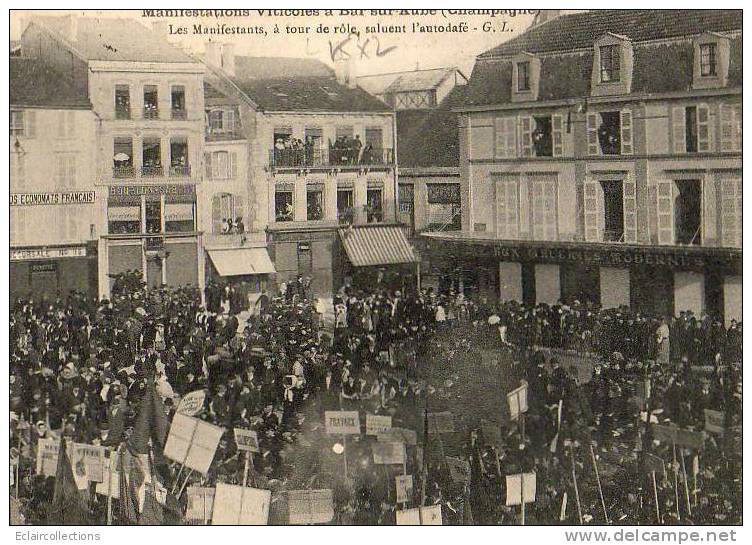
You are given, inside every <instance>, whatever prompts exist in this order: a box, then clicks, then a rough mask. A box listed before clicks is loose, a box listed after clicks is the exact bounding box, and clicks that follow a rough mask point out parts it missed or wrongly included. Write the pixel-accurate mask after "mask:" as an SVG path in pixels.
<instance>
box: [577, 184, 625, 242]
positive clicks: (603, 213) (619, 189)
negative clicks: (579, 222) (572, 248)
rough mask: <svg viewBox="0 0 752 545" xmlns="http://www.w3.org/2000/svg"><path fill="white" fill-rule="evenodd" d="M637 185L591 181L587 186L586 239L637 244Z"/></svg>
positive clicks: (585, 207) (585, 202)
mask: <svg viewBox="0 0 752 545" xmlns="http://www.w3.org/2000/svg"><path fill="white" fill-rule="evenodd" d="M635 189H636V188H635V183H634V181H632V180H631V178H630V177H627V178H625V179H623V180H622V179H605V180H587V181H586V182H585V185H584V210H585V217H584V220H585V240H586V241H587V242H626V243H631V244H634V243H636V242H637V216H636V214H637V210H636V204H637V199H636V195H635Z"/></svg>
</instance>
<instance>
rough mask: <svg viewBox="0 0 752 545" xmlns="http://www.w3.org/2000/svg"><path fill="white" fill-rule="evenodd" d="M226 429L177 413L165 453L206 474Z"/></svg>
mask: <svg viewBox="0 0 752 545" xmlns="http://www.w3.org/2000/svg"><path fill="white" fill-rule="evenodd" d="M224 431H225V430H224V428H220V427H218V426H215V425H213V424H209V423H208V422H204V421H203V420H199V419H197V418H193V417H191V416H185V415H183V414H176V415H175V416H174V417H173V419H172V425H171V426H170V433H169V435H168V436H167V443H166V444H165V448H164V454H165V456H166V457H168V458H169V459H171V460H175V461H176V462H179V463H181V464H183V465H184V466H186V467H188V468H189V469H192V470H195V471H198V472H199V473H201V474H203V475H206V473H207V472H208V471H209V466H210V465H211V463H212V460H213V459H214V453H215V452H216V450H217V446H218V445H219V439H220V437H222V434H223V433H224Z"/></svg>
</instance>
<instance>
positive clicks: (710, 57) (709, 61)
mask: <svg viewBox="0 0 752 545" xmlns="http://www.w3.org/2000/svg"><path fill="white" fill-rule="evenodd" d="M717 47H718V46H717V45H716V44H713V43H710V44H702V45H701V46H700V75H701V76H702V77H704V78H707V77H714V76H715V75H716V51H717Z"/></svg>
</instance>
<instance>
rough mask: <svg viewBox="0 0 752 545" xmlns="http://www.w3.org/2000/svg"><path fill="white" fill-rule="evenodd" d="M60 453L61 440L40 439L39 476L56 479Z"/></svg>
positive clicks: (38, 448)
mask: <svg viewBox="0 0 752 545" xmlns="http://www.w3.org/2000/svg"><path fill="white" fill-rule="evenodd" d="M59 452H60V440H59V439H46V438H40V439H39V441H38V442H37V469H36V474H37V475H44V476H45V477H54V476H55V475H56V474H57V456H58V453H59Z"/></svg>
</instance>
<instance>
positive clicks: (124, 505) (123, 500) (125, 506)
mask: <svg viewBox="0 0 752 545" xmlns="http://www.w3.org/2000/svg"><path fill="white" fill-rule="evenodd" d="M121 451H122V452H121V453H120V456H119V465H120V467H119V468H118V469H119V470H120V524H137V523H138V497H137V496H136V492H135V487H134V486H133V482H134V479H133V477H132V476H131V475H130V472H131V466H132V465H133V464H132V455H131V453H130V452H128V450H127V449H126V448H123V449H121Z"/></svg>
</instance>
